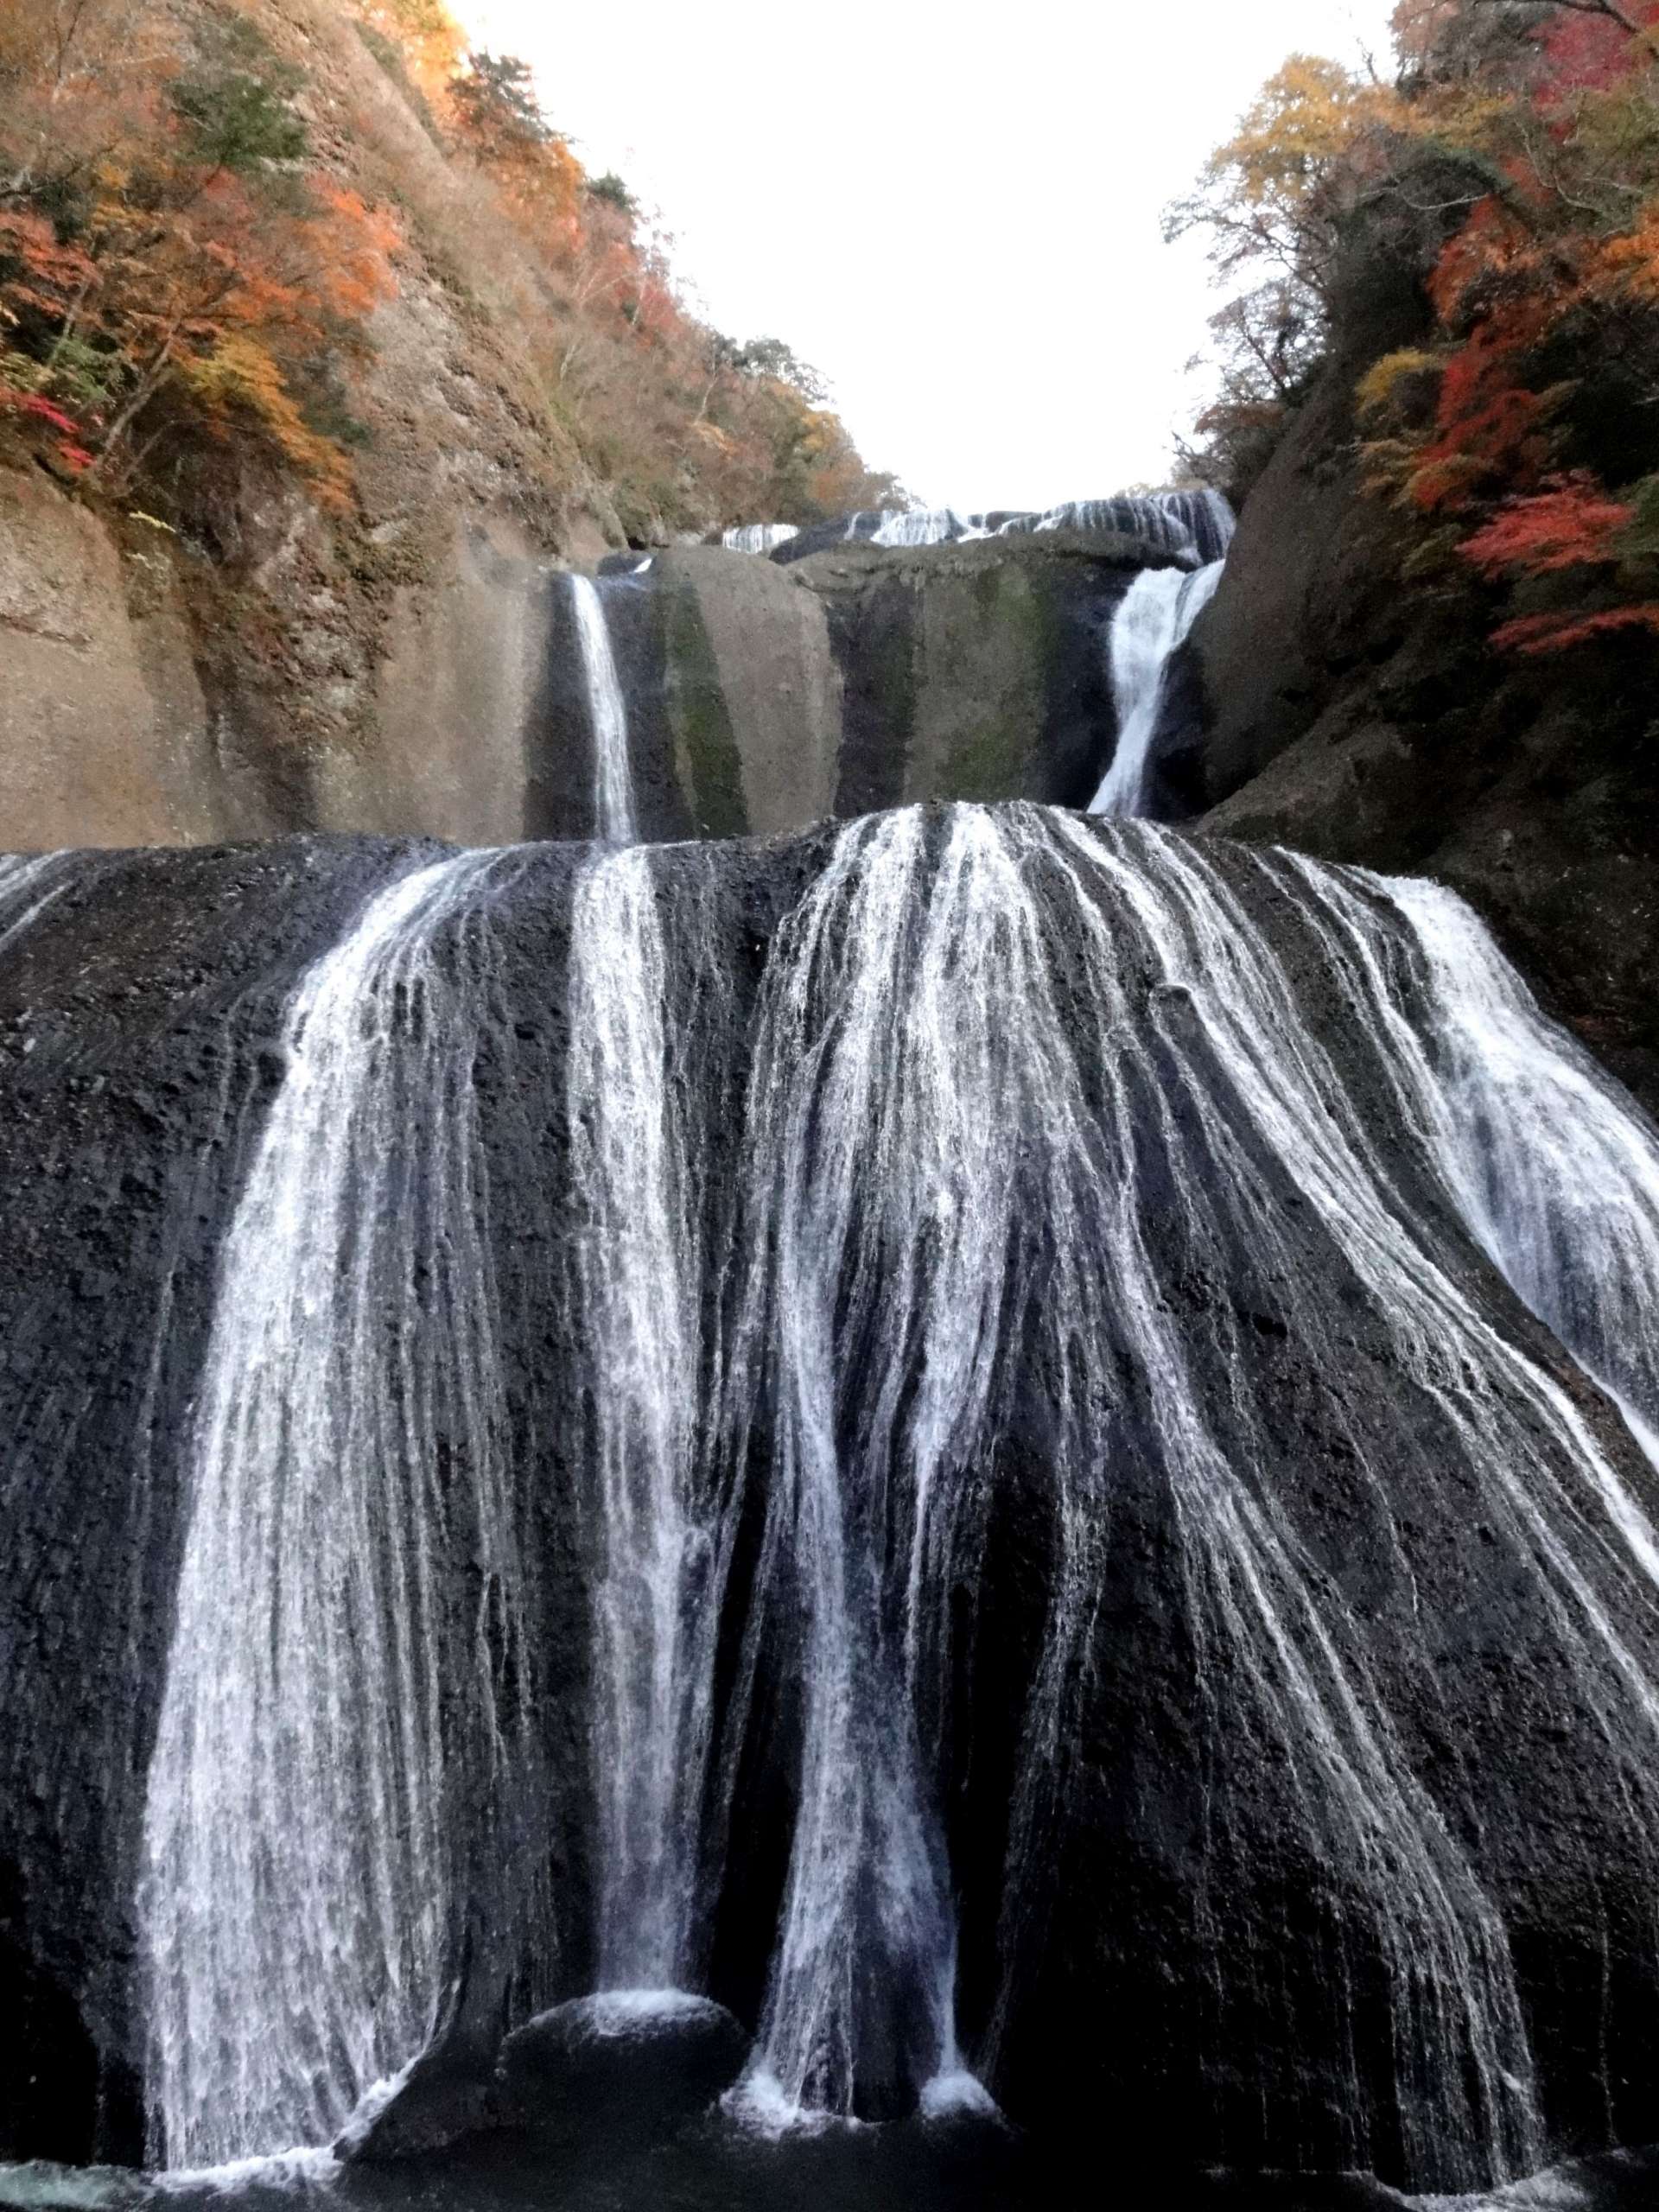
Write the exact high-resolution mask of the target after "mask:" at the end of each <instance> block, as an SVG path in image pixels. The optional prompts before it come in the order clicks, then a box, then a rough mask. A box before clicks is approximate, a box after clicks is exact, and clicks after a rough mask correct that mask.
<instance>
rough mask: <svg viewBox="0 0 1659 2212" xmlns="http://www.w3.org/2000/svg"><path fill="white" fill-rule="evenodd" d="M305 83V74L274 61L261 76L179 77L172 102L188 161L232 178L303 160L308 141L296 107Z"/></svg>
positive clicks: (232, 71) (235, 72) (227, 72)
mask: <svg viewBox="0 0 1659 2212" xmlns="http://www.w3.org/2000/svg"><path fill="white" fill-rule="evenodd" d="M304 81H305V78H304V73H303V72H302V71H301V70H299V69H296V68H294V67H292V66H291V65H290V64H287V63H283V62H278V61H276V60H271V61H270V62H267V63H266V64H265V66H264V70H263V72H262V73H260V74H259V75H257V76H256V75H254V74H252V73H251V72H249V71H247V70H245V69H240V68H235V67H231V68H219V69H214V70H212V71H209V72H207V73H203V74H200V75H194V76H188V77H181V78H180V79H178V80H177V81H176V82H175V83H174V84H173V85H171V86H169V87H168V99H169V100H170V102H171V104H172V107H173V111H174V113H175V115H176V116H177V118H178V119H179V123H180V124H181V137H182V141H183V149H184V154H185V157H186V159H187V160H188V161H192V162H200V165H201V166H202V168H207V169H212V170H214V171H219V172H226V171H228V173H229V174H230V175H232V176H255V175H259V174H260V173H261V172H262V171H263V170H264V169H265V168H268V167H270V165H271V164H273V163H286V162H302V161H303V160H304V159H305V156H306V155H307V153H308V150H309V138H308V133H307V130H306V127H305V124H304V123H303V121H302V119H301V118H300V117H299V116H297V115H296V113H295V112H294V105H293V103H294V99H295V95H296V93H297V92H299V91H300V89H301V87H302V85H303V84H304Z"/></svg>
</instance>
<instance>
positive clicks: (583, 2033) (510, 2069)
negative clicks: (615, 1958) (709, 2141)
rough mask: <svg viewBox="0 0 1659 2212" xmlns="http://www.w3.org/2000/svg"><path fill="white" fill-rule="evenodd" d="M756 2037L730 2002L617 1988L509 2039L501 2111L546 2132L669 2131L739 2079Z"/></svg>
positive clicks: (500, 2077) (501, 2073)
mask: <svg viewBox="0 0 1659 2212" xmlns="http://www.w3.org/2000/svg"><path fill="white" fill-rule="evenodd" d="M748 2047H749V2045H748V2037H747V2035H745V2033H744V2031H743V2030H742V2028H741V2026H740V2025H739V2024H738V2022H737V2021H736V2020H735V2019H734V2018H733V2017H732V2015H731V2014H730V2013H729V2012H727V2011H726V2009H725V2007H724V2006H723V2005H716V2004H715V2003H713V2002H712V2001H711V2000H710V1999H709V1998H706V1997H693V1996H690V1995H688V1994H687V1993H685V1992H684V1991H683V1990H658V1989H652V1990H612V1991H607V1992H605V1993H602V1994H601V1995H599V1996H596V1997H579V1998H575V1999H572V2000H571V2001H570V2002H569V2003H568V2004H564V2005H556V2006H555V2007H554V2009H553V2010H552V2011H551V2012H543V2013H542V2014H541V2015H540V2016H539V2017H538V2018H536V2019H534V2020H531V2022H530V2023H529V2024H528V2025H527V2026H525V2027H522V2028H519V2029H518V2030H517V2031H516V2032H515V2033H513V2034H512V2035H510V2036H509V2037H507V2039H506V2041H505V2044H503V2045H502V2046H501V2057H500V2062H499V2066H498V2068H497V2070H496V2071H497V2082H498V2086H499V2101H500V2111H501V2114H502V2117H503V2119H504V2120H505V2122H506V2123H507V2124H508V2125H510V2126H522V2127H525V2128H529V2129H530V2130H531V2131H532V2132H533V2133H538V2134H553V2135H569V2134H575V2133H585V2132H587V2131H588V2130H593V2131H594V2132H598V2133H602V2132H605V2131H606V2130H607V2129H608V2128H611V2127H613V2126H618V2125H619V2124H626V2127H627V2129H628V2131H629V2133H631V2134H632V2136H633V2137H634V2139H636V2140H637V2139H638V2138H639V2136H640V2135H641V2134H651V2133H654V2134H663V2135H666V2134H670V2133H673V2131H674V2130H675V2129H676V2128H677V2127H679V2126H683V2125H684V2124H685V2123H686V2122H687V2121H689V2120H696V2119H697V2118H698V2117H700V2116H701V2114H702V2113H705V2112H707V2111H708V2109H709V2107H710V2106H711V2105H713V2104H714V2103H715V2101H717V2100H718V2099H719V2098H720V2097H721V2096H722V2095H723V2094H725V2092H726V2091H727V2090H728V2089H729V2088H731V2087H732V2085H733V2083H734V2082H735V2081H736V2080H737V2078H738V2075H740V2074H741V2071H742V2069H743V2062H744V2059H745V2058H746V2056H747V2053H748Z"/></svg>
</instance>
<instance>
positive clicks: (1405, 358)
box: [1354, 346, 1440, 416]
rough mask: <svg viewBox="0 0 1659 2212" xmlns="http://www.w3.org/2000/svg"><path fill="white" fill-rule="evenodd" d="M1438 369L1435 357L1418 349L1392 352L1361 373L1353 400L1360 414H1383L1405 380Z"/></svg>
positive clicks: (1417, 347) (1412, 347) (1407, 348)
mask: <svg viewBox="0 0 1659 2212" xmlns="http://www.w3.org/2000/svg"><path fill="white" fill-rule="evenodd" d="M1439 368H1440V362H1439V360H1438V359H1436V357H1435V356H1434V355H1433V353H1424V352H1423V351H1422V349H1421V347H1420V346H1404V347H1402V349H1401V351H1400V352H1398V353H1385V354H1384V355H1383V359H1381V360H1380V361H1377V362H1375V363H1374V364H1373V365H1372V366H1371V367H1370V368H1369V369H1368V370H1367V371H1366V372H1365V374H1364V375H1363V377H1362V378H1360V380H1359V383H1358V385H1357V387H1356V390H1355V394H1354V397H1355V399H1356V401H1357V404H1358V408H1359V411H1360V413H1361V415H1362V416H1382V415H1386V414H1387V413H1388V412H1389V409H1390V408H1391V407H1392V406H1393V405H1394V404H1395V400H1396V398H1397V397H1399V392H1400V387H1401V385H1402V384H1403V383H1405V381H1406V380H1407V378H1409V377H1419V376H1427V375H1430V374H1433V372H1436V371H1438V370H1439Z"/></svg>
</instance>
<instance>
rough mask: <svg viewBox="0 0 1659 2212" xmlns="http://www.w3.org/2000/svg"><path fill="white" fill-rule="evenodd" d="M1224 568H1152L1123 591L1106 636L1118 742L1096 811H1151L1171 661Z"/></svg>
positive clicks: (1218, 565) (1093, 810)
mask: <svg viewBox="0 0 1659 2212" xmlns="http://www.w3.org/2000/svg"><path fill="white" fill-rule="evenodd" d="M1224 574H1225V563H1224V562H1221V561H1217V562H1214V563H1211V566H1210V567H1209V568H1207V569H1196V570H1193V571H1192V572H1190V573H1189V572H1187V571H1184V570H1182V569H1147V570H1146V571H1145V572H1144V573H1143V574H1142V575H1139V576H1137V577H1136V578H1135V582H1133V583H1132V584H1131V585H1130V586H1129V588H1128V591H1127V592H1126V593H1125V594H1124V596H1123V600H1122V604H1121V605H1120V607H1118V610H1117V613H1116V614H1115V615H1114V616H1113V618H1112V626H1111V632H1110V636H1109V652H1110V655H1111V663H1112V694H1113V697H1114V700H1115V702H1116V708H1117V741H1116V746H1115V747H1114V749H1113V753H1112V760H1111V766H1109V768H1108V770H1107V772H1106V774H1105V777H1104V779H1103V781H1102V784H1101V786H1100V789H1099V791H1097V792H1096V794H1095V799H1094V804H1093V805H1092V806H1091V807H1090V813H1091V814H1121V815H1136V814H1144V813H1145V812H1146V811H1147V770H1148V766H1149V765H1150V761H1151V756H1152V750H1153V746H1154V741H1155V740H1156V738H1157V736H1158V724H1159V715H1160V711H1161V709H1162V707H1163V704H1164V698H1165V690H1166V683H1167V681H1168V677H1169V665H1170V663H1171V661H1172V660H1173V658H1174V656H1175V653H1176V651H1177V649H1178V648H1179V646H1180V645H1183V644H1185V640H1186V639H1187V638H1188V637H1189V636H1190V635H1191V634H1192V625H1193V624H1194V623H1195V622H1196V621H1197V620H1198V617H1199V615H1200V614H1202V613H1203V612H1204V610H1205V607H1208V605H1209V604H1210V602H1211V600H1212V599H1213V598H1214V597H1215V595H1216V589H1217V586H1218V585H1219V583H1220V582H1221V579H1222V577H1223V575H1224Z"/></svg>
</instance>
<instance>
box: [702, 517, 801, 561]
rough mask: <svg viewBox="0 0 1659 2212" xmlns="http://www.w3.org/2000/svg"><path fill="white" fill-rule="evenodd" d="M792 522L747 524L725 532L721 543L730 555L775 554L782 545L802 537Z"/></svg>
mask: <svg viewBox="0 0 1659 2212" xmlns="http://www.w3.org/2000/svg"><path fill="white" fill-rule="evenodd" d="M800 534H801V533H800V531H799V529H798V526H797V525H796V524H794V523H792V522H746V523H740V524H738V525H737V526H736V528H735V529H733V530H728V531H724V532H723V533H722V534H721V541H720V542H721V544H722V545H723V546H724V547H725V548H726V550H727V551H728V553H757V554H761V555H765V554H767V553H775V552H776V551H777V550H778V548H779V546H780V545H787V544H788V543H790V541H791V538H796V537H799V536H800Z"/></svg>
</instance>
